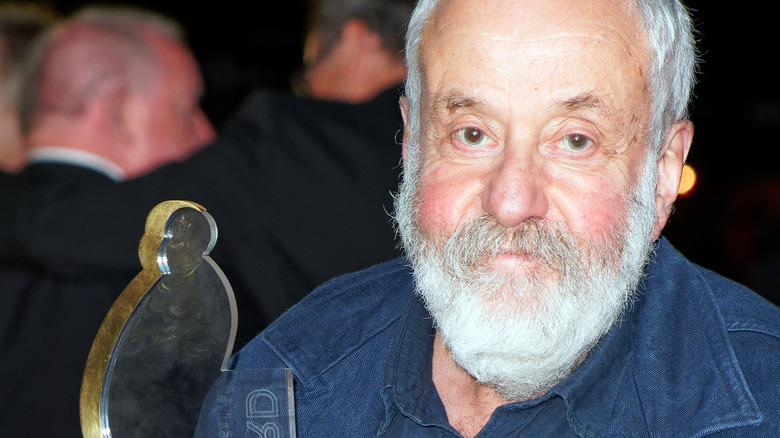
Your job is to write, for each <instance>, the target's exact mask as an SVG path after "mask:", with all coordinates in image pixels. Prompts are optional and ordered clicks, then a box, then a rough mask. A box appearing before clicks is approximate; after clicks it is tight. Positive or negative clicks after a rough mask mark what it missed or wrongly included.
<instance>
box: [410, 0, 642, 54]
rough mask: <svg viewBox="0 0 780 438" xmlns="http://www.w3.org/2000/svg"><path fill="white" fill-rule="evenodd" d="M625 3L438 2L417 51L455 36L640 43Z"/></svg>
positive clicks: (636, 25)
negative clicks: (590, 38) (584, 38)
mask: <svg viewBox="0 0 780 438" xmlns="http://www.w3.org/2000/svg"><path fill="white" fill-rule="evenodd" d="M630 9H631V8H629V7H628V2H627V1H626V0H490V1H479V0H446V1H439V2H438V3H437V6H436V7H435V9H434V10H433V11H432V13H431V16H430V17H429V20H427V22H426V24H425V28H424V29H423V37H422V46H421V50H423V51H424V50H425V48H426V47H429V46H437V47H438V46H440V45H441V44H442V43H446V42H447V40H449V39H451V38H453V37H454V36H455V35H457V34H464V35H469V34H470V35H472V36H474V37H484V38H490V39H492V40H493V41H494V42H495V43H496V44H500V43H501V42H502V41H515V42H518V41H529V42H539V41H544V40H549V41H554V40H555V39H556V38H559V37H562V36H566V35H570V36H582V35H592V36H593V37H594V38H602V39H618V40H626V41H625V43H626V44H627V45H636V44H637V42H639V41H642V42H644V41H643V40H644V36H643V35H640V34H642V32H640V31H639V29H640V28H641V23H640V17H639V14H637V13H629V10H630Z"/></svg>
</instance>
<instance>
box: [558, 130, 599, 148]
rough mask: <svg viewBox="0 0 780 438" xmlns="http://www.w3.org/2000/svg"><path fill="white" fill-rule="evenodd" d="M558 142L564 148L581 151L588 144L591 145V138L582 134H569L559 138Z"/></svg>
mask: <svg viewBox="0 0 780 438" xmlns="http://www.w3.org/2000/svg"><path fill="white" fill-rule="evenodd" d="M560 143H561V146H563V148H564V149H569V150H572V151H581V150H584V149H586V148H587V147H588V146H590V145H592V144H593V140H591V139H590V138H588V137H585V136H584V135H582V134H571V135H567V136H566V137H563V138H562V139H561V140H560Z"/></svg>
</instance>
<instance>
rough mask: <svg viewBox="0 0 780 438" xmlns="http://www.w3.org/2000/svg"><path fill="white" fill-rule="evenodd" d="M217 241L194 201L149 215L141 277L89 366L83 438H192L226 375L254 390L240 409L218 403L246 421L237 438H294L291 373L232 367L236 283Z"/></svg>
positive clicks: (101, 334)
mask: <svg viewBox="0 0 780 438" xmlns="http://www.w3.org/2000/svg"><path fill="white" fill-rule="evenodd" d="M216 240H217V227H216V224H215V223H214V220H213V218H212V217H211V215H210V214H208V213H207V212H206V211H205V209H204V208H203V207H201V206H199V205H197V204H195V203H192V202H187V201H166V202H163V203H161V204H159V205H158V206H156V207H155V208H154V209H153V210H152V211H151V213H150V214H149V216H148V218H147V221H146V230H145V233H144V236H143V237H142V239H141V244H140V246H139V251H138V253H139V256H140V259H141V265H142V267H143V270H142V271H141V272H140V273H139V274H138V275H137V276H136V277H135V278H134V279H133V280H132V281H131V282H130V284H129V285H128V286H127V287H126V288H125V290H124V291H123V292H122V294H121V295H120V296H119V298H117V300H116V301H115V302H114V305H113V306H112V307H111V310H110V311H109V312H108V314H107V316H106V318H105V319H104V321H103V324H102V325H101V327H100V330H99V331H98V334H97V336H96V337H95V340H94V342H93V345H92V349H91V350H90V353H89V358H88V359H87V365H86V367H85V371H84V378H83V381H82V387H81V402H80V409H81V427H82V432H83V434H84V436H85V437H86V438H97V437H102V438H109V437H112V438H125V437H159V438H163V437H175V438H180V437H192V436H193V434H194V432H195V427H196V425H197V422H198V416H199V414H200V408H201V406H202V404H203V401H204V399H205V398H206V395H207V393H208V391H209V388H210V387H211V385H212V383H213V382H214V381H215V380H216V379H217V378H218V377H219V376H220V374H221V373H223V372H224V373H229V374H228V375H227V376H226V377H227V379H228V380H233V379H242V381H249V382H252V384H253V385H254V386H253V388H254V389H253V390H252V391H249V392H250V393H252V394H251V397H250V394H246V395H243V394H242V395H241V396H240V397H241V400H240V402H241V403H240V404H239V403H237V402H234V401H233V399H228V398H225V397H222V398H220V399H219V405H220V409H222V408H227V407H228V405H230V407H231V409H238V408H239V407H240V410H238V411H236V415H235V416H233V415H232V413H231V418H237V419H242V421H240V422H238V423H234V424H232V425H231V427H232V428H234V434H237V435H238V436H242V437H243V436H253V437H263V438H270V437H273V438H283V437H294V435H295V422H294V418H295V417H294V405H293V397H292V374H291V372H290V371H289V370H286V369H279V370H252V371H250V372H246V371H243V370H242V371H240V372H238V371H228V370H226V366H227V363H228V360H229V357H230V354H231V352H232V349H233V342H234V340H235V334H236V326H237V316H236V303H235V298H234V296H233V291H232V289H231V287H230V284H229V283H228V281H227V279H226V278H225V276H224V274H223V273H222V271H221V270H220V268H219V267H218V266H217V265H216V264H215V263H214V261H213V260H211V258H210V257H208V253H209V252H210V251H211V249H212V248H213V247H214V245H215V243H216ZM245 373H248V374H246V375H245ZM247 379H248V380H247ZM277 414H278V415H277ZM273 415H275V416H273ZM243 417H245V420H246V421H243V420H244V418H243ZM239 428H240V430H239Z"/></svg>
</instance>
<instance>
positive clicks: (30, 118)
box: [0, 8, 214, 437]
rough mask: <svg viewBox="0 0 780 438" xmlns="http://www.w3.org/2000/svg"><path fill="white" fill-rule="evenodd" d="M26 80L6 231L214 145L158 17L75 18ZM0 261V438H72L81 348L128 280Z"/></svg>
mask: <svg viewBox="0 0 780 438" xmlns="http://www.w3.org/2000/svg"><path fill="white" fill-rule="evenodd" d="M26 68H27V70H26V71H27V74H26V75H25V77H24V83H23V84H22V89H23V90H25V92H24V94H23V100H22V102H21V103H22V105H21V110H20V115H21V117H20V120H21V122H22V123H21V126H22V131H23V132H24V134H25V137H24V140H25V141H26V144H27V145H28V146H29V154H28V157H29V161H28V162H27V165H26V168H25V169H24V170H23V172H22V173H21V174H20V175H18V176H17V177H15V178H13V180H12V181H11V182H10V185H9V186H8V187H6V188H7V189H8V190H4V191H3V199H2V200H1V202H2V205H3V208H2V209H1V210H0V219H3V221H5V220H6V219H7V220H8V223H9V225H8V226H7V227H4V229H6V231H9V230H11V231H13V230H16V229H18V223H19V221H22V222H24V221H33V220H35V218H36V217H39V216H40V215H45V210H46V209H47V208H48V207H49V206H50V205H51V204H52V203H53V202H54V201H55V200H56V199H59V198H60V197H64V196H79V195H80V194H81V193H83V192H84V191H86V190H89V189H91V188H94V187H96V186H101V187H105V186H107V185H112V184H117V182H118V181H121V180H123V179H126V178H133V177H137V176H139V175H142V174H144V173H147V172H149V171H150V170H151V169H153V168H155V167H158V166H160V165H161V164H164V163H167V162H170V161H177V160H181V159H183V158H185V157H186V156H187V155H189V154H191V153H192V152H194V151H195V150H197V149H199V148H201V147H202V146H203V145H204V144H205V143H207V142H208V141H209V140H210V139H211V138H213V136H214V130H213V128H212V127H211V125H210V123H209V122H208V120H206V118H205V116H204V115H203V113H202V111H201V109H200V106H199V104H198V101H199V97H200V94H201V93H202V82H201V78H200V72H199V70H198V66H197V64H196V62H195V60H194V57H193V56H192V54H191V53H190V51H189V49H188V48H187V46H186V45H185V44H184V42H183V39H182V37H181V32H180V30H179V27H178V25H177V24H176V23H174V22H173V21H171V20H169V19H167V18H165V17H162V16H160V15H157V14H154V13H151V12H146V11H139V10H136V9H125V8H119V9H114V8H110V9H106V8H89V9H85V10H83V11H81V12H79V13H77V14H76V15H74V16H73V17H71V18H69V19H66V20H65V21H63V22H61V23H60V24H58V25H57V26H56V27H54V28H53V29H52V30H51V31H50V32H49V33H48V34H46V35H45V36H44V38H43V39H42V40H41V41H40V42H39V43H38V45H37V47H36V49H35V52H34V54H33V55H32V57H31V59H30V61H29V64H28V65H27V66H26ZM118 220H121V218H120V219H118ZM4 223H5V222H4ZM120 225H121V224H118V223H115V226H120ZM11 243H13V242H11ZM74 249H76V250H81V249H83V248H82V247H81V246H79V245H78V244H77V245H76V247H75V248H74ZM0 252H4V253H5V254H9V257H8V259H6V260H4V261H3V263H2V266H0V290H2V291H3V294H2V296H0V340H2V343H0V379H2V380H1V381H0V401H2V408H1V409H0V430H2V431H3V435H4V436H6V435H7V436H60V437H71V436H72V437H77V436H81V433H80V426H79V415H78V405H79V388H80V383H81V377H82V374H83V371H84V364H85V363H86V358H87V355H88V353H89V348H90V346H91V344H92V340H93V339H94V337H95V334H96V333H97V331H98V328H99V326H100V323H101V321H102V320H103V318H104V317H105V315H106V313H107V312H108V310H109V308H110V307H111V304H112V303H113V301H114V300H115V299H116V297H117V296H118V295H119V293H120V292H121V291H122V290H123V289H124V287H125V286H126V284H127V282H129V281H130V279H132V274H130V275H121V274H117V273H106V274H99V275H97V274H96V275H75V274H74V275H61V273H58V272H54V271H52V270H51V269H48V267H47V266H45V265H43V264H33V263H25V260H24V255H23V251H22V250H21V249H20V248H19V247H18V246H14V245H13V244H5V242H3V244H2V245H0Z"/></svg>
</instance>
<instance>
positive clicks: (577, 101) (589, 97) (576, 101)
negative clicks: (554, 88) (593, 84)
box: [555, 92, 612, 115]
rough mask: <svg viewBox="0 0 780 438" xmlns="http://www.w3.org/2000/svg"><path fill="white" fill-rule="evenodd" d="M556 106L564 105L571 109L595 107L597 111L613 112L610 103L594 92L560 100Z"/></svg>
mask: <svg viewBox="0 0 780 438" xmlns="http://www.w3.org/2000/svg"><path fill="white" fill-rule="evenodd" d="M555 106H559V107H563V108H565V109H567V110H569V111H576V110H580V109H595V110H596V111H598V112H600V113H603V114H607V115H609V114H611V113H612V111H610V107H609V105H607V103H606V102H604V100H603V99H602V98H601V97H599V96H598V95H596V94H595V93H592V92H586V93H582V94H578V95H577V96H574V97H572V98H570V99H566V100H561V101H558V102H556V105H555Z"/></svg>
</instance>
